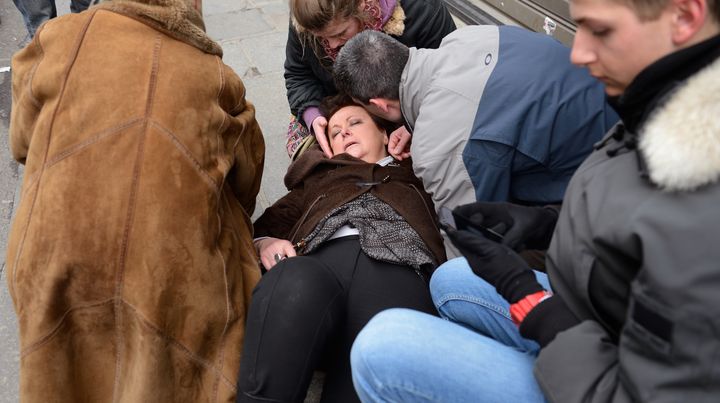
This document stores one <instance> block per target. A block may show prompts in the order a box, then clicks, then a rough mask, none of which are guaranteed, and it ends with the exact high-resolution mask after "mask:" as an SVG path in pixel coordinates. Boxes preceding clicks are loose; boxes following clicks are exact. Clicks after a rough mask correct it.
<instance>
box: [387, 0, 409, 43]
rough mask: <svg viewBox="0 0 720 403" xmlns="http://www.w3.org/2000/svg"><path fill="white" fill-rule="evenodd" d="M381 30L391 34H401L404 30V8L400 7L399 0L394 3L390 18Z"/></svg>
mask: <svg viewBox="0 0 720 403" xmlns="http://www.w3.org/2000/svg"><path fill="white" fill-rule="evenodd" d="M382 30H383V32H385V33H386V34H388V35H393V36H401V35H402V34H403V32H405V10H403V8H402V7H400V0H398V2H397V4H396V5H395V9H394V10H393V12H392V14H391V15H390V19H389V20H387V22H386V23H385V25H383V28H382Z"/></svg>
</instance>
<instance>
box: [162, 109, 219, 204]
mask: <svg viewBox="0 0 720 403" xmlns="http://www.w3.org/2000/svg"><path fill="white" fill-rule="evenodd" d="M149 125H150V126H152V127H155V128H157V129H159V130H160V132H161V133H163V134H164V135H166V136H167V137H168V138H169V139H170V141H171V142H172V143H173V145H174V146H175V148H176V149H177V150H178V151H180V152H181V153H182V154H183V156H184V157H185V158H186V159H187V160H188V161H190V163H191V164H192V167H193V169H194V170H195V172H197V173H198V174H199V175H200V177H201V178H202V179H203V180H204V181H205V182H206V183H207V184H208V185H210V187H212V188H213V189H215V191H216V192H217V191H219V190H220V184H218V183H217V182H215V180H214V179H213V178H212V177H211V176H210V175H209V174H208V173H207V172H205V170H204V169H202V166H201V165H200V161H198V160H197V159H196V158H195V157H194V156H193V155H192V153H191V152H190V150H188V149H187V147H185V145H184V144H183V143H181V142H180V139H178V137H177V136H176V135H175V133H173V132H172V131H170V129H168V128H166V127H164V126H162V125H161V124H160V122H157V121H155V120H152V119H150V121H149Z"/></svg>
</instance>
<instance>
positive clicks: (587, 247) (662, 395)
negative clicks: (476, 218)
mask: <svg viewBox="0 0 720 403" xmlns="http://www.w3.org/2000/svg"><path fill="white" fill-rule="evenodd" d="M719 76H720V59H718V60H716V61H715V62H713V64H711V65H710V66H709V67H705V68H703V69H702V70H700V71H699V72H698V73H696V74H695V75H693V76H692V77H691V78H690V79H688V80H687V81H686V82H685V83H684V84H682V85H681V86H680V87H679V88H678V89H676V90H675V91H674V92H672V93H671V94H670V95H669V98H668V101H667V102H665V103H664V104H663V106H662V107H660V108H658V109H656V110H655V111H654V113H653V114H652V115H650V117H649V118H648V120H647V121H646V123H645V124H644V125H643V126H642V129H641V130H640V133H639V134H640V135H639V136H638V137H637V139H638V140H639V142H638V144H637V147H638V149H637V150H632V148H633V147H632V146H631V147H630V148H631V150H627V149H623V146H625V145H626V144H621V142H619V141H617V140H614V139H612V138H609V139H608V144H607V146H606V147H604V148H602V149H600V150H598V151H596V152H595V153H593V154H592V155H591V156H590V157H589V158H588V159H587V160H586V161H585V162H584V163H583V165H582V166H581V167H580V168H579V169H578V171H577V172H576V174H575V176H574V177H573V179H572V180H571V182H570V184H569V186H568V189H567V193H566V197H565V200H564V203H563V209H562V212H561V215H560V219H559V221H558V224H557V227H556V230H555V234H554V237H553V242H552V244H551V246H550V249H549V251H548V261H547V270H548V274H549V276H550V279H551V283H552V287H553V289H554V291H555V292H556V293H557V294H558V295H560V296H562V298H563V300H564V301H565V303H566V304H567V305H568V307H569V308H570V310H572V311H573V313H574V314H575V315H576V316H577V317H578V318H579V319H580V320H581V323H580V324H579V325H577V326H574V327H571V328H570V329H568V330H565V331H563V332H560V333H559V334H558V335H557V336H556V338H555V339H554V340H553V341H552V342H551V343H549V344H548V345H547V346H546V347H545V348H544V349H543V350H542V351H541V353H540V355H539V358H538V360H537V363H536V368H535V375H536V378H537V380H538V382H539V383H540V386H541V387H542V389H543V391H544V392H545V394H546V396H547V398H548V399H549V400H551V401H556V402H605V401H617V402H625V401H645V402H664V401H667V402H683V401H684V402H700V401H715V402H717V401H720V182H719V178H720V120H719V119H718V111H719V110H720V109H719V108H720V80H718V77H719ZM618 137H619V136H618ZM626 138H627V137H626ZM614 149H618V150H616V152H617V155H615V156H612V157H611V156H609V155H608V150H614ZM610 154H614V152H613V151H611V152H610ZM639 166H640V167H641V168H642V167H644V171H645V172H646V173H647V174H648V177H642V175H639V170H638V167H639ZM640 171H643V169H641V170H640Z"/></svg>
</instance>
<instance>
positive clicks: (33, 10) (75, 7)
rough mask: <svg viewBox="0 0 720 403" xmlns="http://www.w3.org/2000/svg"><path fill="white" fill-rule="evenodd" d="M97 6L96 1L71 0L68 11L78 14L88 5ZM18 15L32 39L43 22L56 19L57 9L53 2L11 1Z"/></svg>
mask: <svg viewBox="0 0 720 403" xmlns="http://www.w3.org/2000/svg"><path fill="white" fill-rule="evenodd" d="M91 2H92V3H93V4H97V3H98V0H94V1H93V0H71V2H70V11H72V12H73V13H79V12H81V11H84V10H86V9H87V8H88V7H90V3H91ZM13 3H15V7H17V9H18V11H20V14H22V16H23V21H24V22H25V28H27V30H28V34H29V35H30V37H31V38H32V37H33V36H35V31H37V29H38V28H39V27H40V25H42V23H43V22H45V21H47V20H49V19H51V18H55V17H57V9H56V8H55V0H13Z"/></svg>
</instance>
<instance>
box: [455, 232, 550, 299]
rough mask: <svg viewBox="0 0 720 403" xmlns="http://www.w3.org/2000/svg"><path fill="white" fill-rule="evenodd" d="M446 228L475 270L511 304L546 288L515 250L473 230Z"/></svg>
mask: <svg viewBox="0 0 720 403" xmlns="http://www.w3.org/2000/svg"><path fill="white" fill-rule="evenodd" d="M445 231H446V232H447V234H448V236H449V237H450V240H451V241H452V243H453V244H455V246H456V247H457V248H458V249H459V250H460V252H461V253H462V254H463V255H464V256H465V258H466V259H467V261H468V263H469V264H470V268H471V269H472V271H473V272H474V273H475V274H477V275H478V276H479V277H481V278H482V279H483V280H485V281H487V282H488V283H490V284H492V285H493V286H495V289H496V290H497V292H498V294H500V295H501V296H502V297H503V298H505V299H506V300H507V301H508V302H510V303H511V304H513V303H515V302H517V301H519V300H521V299H522V298H524V297H525V296H526V295H529V294H533V293H535V292H538V291H542V290H543V287H542V285H540V283H538V282H537V280H536V279H535V274H534V273H533V271H532V270H531V269H530V267H528V265H527V263H525V260H523V258H521V257H520V256H519V255H518V254H517V253H515V252H514V251H513V250H512V249H510V248H508V247H507V246H505V245H501V244H499V243H496V242H493V241H491V240H489V239H487V238H485V237H483V236H482V235H480V234H477V233H473V232H470V231H466V230H454V229H452V228H447V229H446V230H445Z"/></svg>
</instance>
